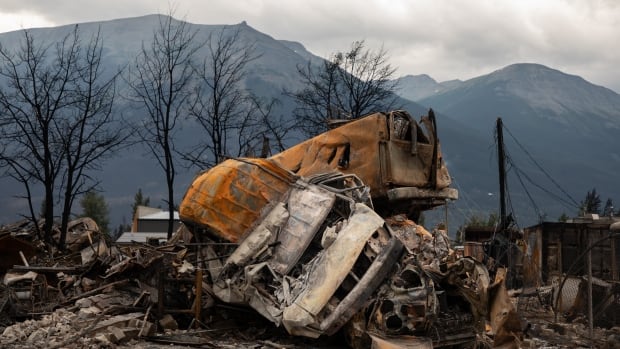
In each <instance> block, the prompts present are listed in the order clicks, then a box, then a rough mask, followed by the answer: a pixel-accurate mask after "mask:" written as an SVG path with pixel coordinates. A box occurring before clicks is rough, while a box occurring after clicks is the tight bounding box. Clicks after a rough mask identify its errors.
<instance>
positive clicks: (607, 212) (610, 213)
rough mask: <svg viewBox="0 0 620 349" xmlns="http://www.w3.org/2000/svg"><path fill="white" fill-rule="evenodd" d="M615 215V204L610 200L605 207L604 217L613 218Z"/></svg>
mask: <svg viewBox="0 0 620 349" xmlns="http://www.w3.org/2000/svg"><path fill="white" fill-rule="evenodd" d="M613 215H614V203H613V201H612V200H611V198H608V199H607V201H606V202H605V207H604V208H603V216H605V217H611V216H613Z"/></svg>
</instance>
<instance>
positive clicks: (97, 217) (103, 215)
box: [80, 190, 110, 234]
mask: <svg viewBox="0 0 620 349" xmlns="http://www.w3.org/2000/svg"><path fill="white" fill-rule="evenodd" d="M80 205H81V206H82V217H90V218H92V219H93V220H94V221H95V222H96V223H97V225H98V226H99V230H100V231H101V232H102V233H104V234H108V224H109V222H110V218H109V210H108V204H107V203H106V202H105V198H104V197H103V195H101V194H98V193H97V192H95V191H93V190H90V191H88V192H86V194H84V196H82V200H81V201H80Z"/></svg>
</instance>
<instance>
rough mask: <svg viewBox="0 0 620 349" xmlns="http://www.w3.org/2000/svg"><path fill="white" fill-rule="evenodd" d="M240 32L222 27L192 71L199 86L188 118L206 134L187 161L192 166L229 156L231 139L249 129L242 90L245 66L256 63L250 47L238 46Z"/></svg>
mask: <svg viewBox="0 0 620 349" xmlns="http://www.w3.org/2000/svg"><path fill="white" fill-rule="evenodd" d="M240 40H241V36H240V31H239V29H238V28H235V27H228V26H226V27H224V28H222V29H221V30H220V31H218V32H216V33H212V34H211V35H209V37H208V39H207V44H206V46H207V48H208V53H207V56H206V57H205V59H204V60H203V61H202V63H201V64H200V65H199V66H197V67H196V68H195V72H196V74H197V75H198V76H199V79H200V81H199V83H198V85H197V86H196V89H195V93H194V96H195V99H194V100H193V101H192V108H191V110H190V115H191V116H192V117H193V118H194V119H195V120H196V121H197V122H198V123H199V124H200V125H201V126H202V128H203V129H204V130H205V131H206V133H207V140H206V141H205V142H201V143H200V144H198V145H197V146H196V148H195V150H194V151H193V152H191V153H190V154H188V155H187V156H186V159H187V160H188V161H189V162H190V163H191V164H193V165H196V166H200V167H209V166H212V165H214V164H216V163H219V162H220V161H222V160H223V159H224V158H225V157H226V156H230V155H231V154H230V150H229V147H230V146H231V137H230V136H231V135H232V134H236V133H238V132H239V131H240V129H246V131H247V128H251V127H252V126H253V125H254V123H255V120H252V117H253V116H252V111H251V110H250V109H249V108H250V107H251V103H250V102H251V100H250V94H249V92H248V91H246V90H244V89H243V88H242V86H241V82H242V80H243V79H244V78H245V74H246V71H245V68H246V66H247V64H248V63H250V62H252V61H253V60H255V59H257V58H258V56H257V55H255V53H254V46H253V44H251V43H241V42H240Z"/></svg>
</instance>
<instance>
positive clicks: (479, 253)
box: [463, 241, 484, 262]
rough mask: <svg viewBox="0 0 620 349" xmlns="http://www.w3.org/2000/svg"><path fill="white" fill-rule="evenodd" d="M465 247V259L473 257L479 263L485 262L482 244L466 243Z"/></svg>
mask: <svg viewBox="0 0 620 349" xmlns="http://www.w3.org/2000/svg"><path fill="white" fill-rule="evenodd" d="M464 245H465V250H464V252H463V255H464V256H465V257H472V258H474V259H475V260H477V261H478V262H482V261H484V247H483V246H482V243H480V242H472V241H466V242H465V244H464Z"/></svg>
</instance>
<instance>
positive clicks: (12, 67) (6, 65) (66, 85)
mask: <svg viewBox="0 0 620 349" xmlns="http://www.w3.org/2000/svg"><path fill="white" fill-rule="evenodd" d="M100 47H101V41H100V39H99V36H98V35H96V36H95V38H94V39H93V41H92V42H91V43H90V44H88V45H86V46H85V47H83V46H82V45H81V41H80V38H79V31H78V26H75V27H74V28H73V30H72V31H71V32H70V33H69V34H67V35H66V36H65V37H64V38H63V39H62V40H61V41H60V42H58V43H52V44H49V45H45V46H43V45H40V44H38V43H37V42H35V40H34V38H33V36H32V34H31V33H30V32H29V31H24V38H23V41H22V43H21V46H20V47H19V48H17V49H16V50H15V51H11V50H9V49H7V48H5V47H3V46H0V58H1V60H2V64H0V79H2V81H0V86H3V88H2V89H0V108H1V113H0V115H2V116H1V118H2V121H1V122H0V138H1V141H2V142H3V143H4V144H3V147H2V148H3V149H4V151H3V153H2V155H1V157H0V160H1V161H2V166H3V169H4V170H5V172H6V173H7V174H8V175H9V176H11V177H12V178H14V179H15V180H17V181H18V182H19V183H21V184H22V185H23V186H24V189H25V191H26V196H25V198H26V199H27V201H28V206H29V210H30V216H31V219H32V220H33V221H36V220H37V217H36V214H35V212H34V209H33V203H32V199H33V197H32V194H33V192H34V191H35V190H36V188H37V187H38V186H39V185H40V186H42V188H43V190H44V192H45V194H44V199H43V202H44V203H45V204H44V214H43V217H44V218H45V225H44V231H43V237H44V239H45V240H46V241H47V242H48V243H51V242H52V227H53V221H54V204H55V203H57V202H59V201H61V200H62V201H63V208H62V223H61V226H62V228H61V236H60V238H59V240H58V241H57V243H58V246H59V247H60V248H62V247H64V242H65V238H66V235H65V233H66V226H67V221H68V218H69V216H70V213H71V208H72V205H73V202H74V199H75V197H76V196H77V195H80V194H81V193H82V192H83V191H85V190H87V189H89V188H92V187H94V186H95V185H96V180H95V179H94V178H92V177H91V175H90V172H91V171H92V170H94V169H97V168H98V167H99V166H100V163H99V161H100V160H102V159H103V157H104V156H106V155H108V154H110V153H111V152H112V151H113V150H114V149H115V148H116V147H117V146H118V145H119V144H120V138H122V137H120V136H119V135H120V131H119V129H115V128H114V125H113V124H112V123H111V118H110V110H111V107H112V103H113V100H114V88H113V84H114V77H112V78H108V79H104V78H103V77H102V75H101V74H100V73H101V71H100V65H99V63H100V59H101V48H100Z"/></svg>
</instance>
